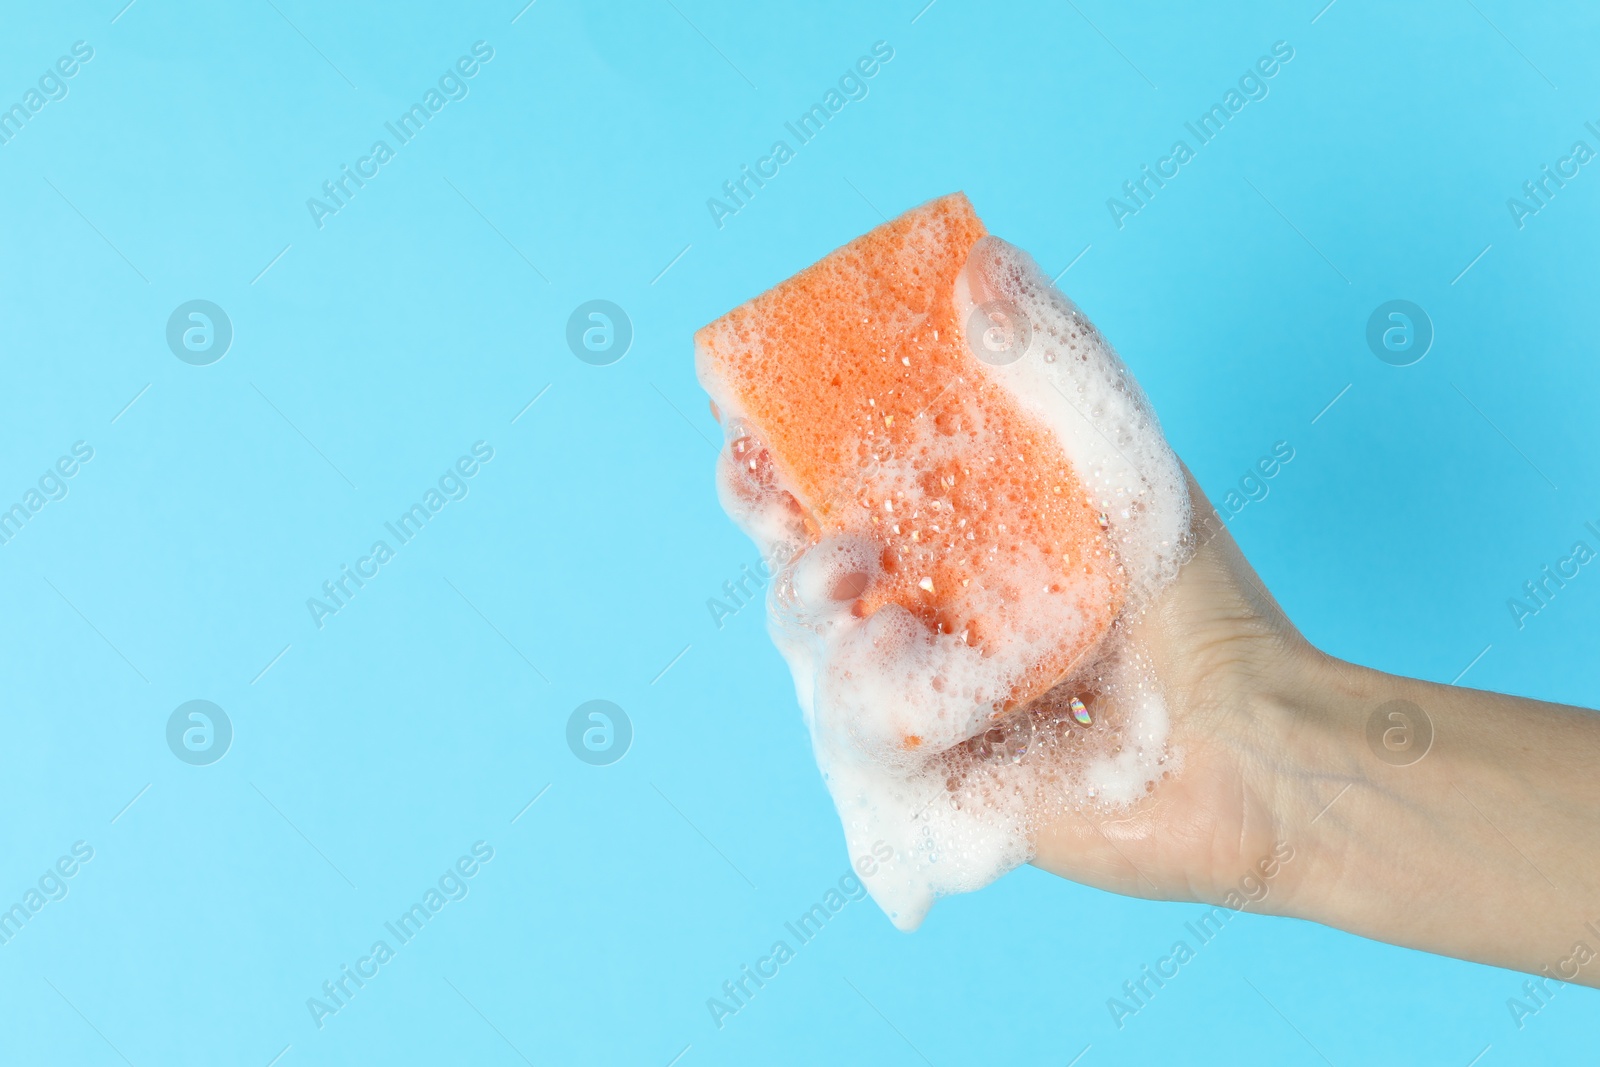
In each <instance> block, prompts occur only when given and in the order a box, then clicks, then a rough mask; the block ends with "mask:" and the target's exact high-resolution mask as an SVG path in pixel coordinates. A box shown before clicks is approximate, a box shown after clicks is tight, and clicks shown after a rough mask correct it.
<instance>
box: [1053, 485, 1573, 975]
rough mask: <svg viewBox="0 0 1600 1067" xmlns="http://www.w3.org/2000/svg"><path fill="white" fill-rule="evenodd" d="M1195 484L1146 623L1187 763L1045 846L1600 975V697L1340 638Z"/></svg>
mask: <svg viewBox="0 0 1600 1067" xmlns="http://www.w3.org/2000/svg"><path fill="white" fill-rule="evenodd" d="M1189 492H1190V496H1191V499H1192V501H1193V504H1194V513H1195V516H1196V518H1195V526H1196V532H1197V535H1198V539H1199V541H1200V548H1199V549H1198V551H1197V552H1196V554H1195V556H1194V558H1193V559H1191V560H1190V561H1189V563H1188V564H1187V565H1186V566H1185V567H1184V569H1183V572H1182V573H1181V575H1180V576H1179V578H1178V580H1177V581H1176V582H1174V583H1173V584H1172V585H1171V586H1170V587H1169V588H1168V589H1167V590H1166V591H1165V592H1164V593H1163V594H1162V595H1161V597H1160V598H1159V599H1158V600H1157V602H1156V603H1155V604H1154V605H1153V606H1152V607H1151V609H1150V610H1149V611H1148V612H1147V613H1146V614H1145V616H1144V617H1143V618H1142V619H1141V620H1140V621H1139V623H1138V624H1137V633H1136V634H1135V637H1136V638H1137V640H1138V641H1139V642H1140V643H1141V644H1142V645H1144V646H1145V647H1146V648H1147V649H1148V650H1149V652H1150V654H1151V656H1152V657H1153V659H1154V662H1155V667H1156V672H1157V674H1158V675H1159V677H1160V678H1161V679H1162V683H1163V686H1164V689H1165V691H1166V697H1167V703H1168V706H1169V709H1170V712H1171V716H1172V735H1171V739H1170V744H1171V746H1172V747H1173V748H1174V750H1176V751H1177V752H1178V753H1180V757H1181V764H1180V766H1179V767H1178V769H1177V770H1176V771H1174V772H1173V773H1172V774H1171V775H1170V776H1169V777H1168V778H1166V779H1164V780H1162V781H1161V782H1160V783H1159V784H1158V785H1157V787H1156V789H1155V790H1154V792H1153V793H1152V794H1151V795H1150V796H1149V797H1148V798H1147V799H1146V800H1144V801H1143V802H1142V803H1140V804H1139V805H1137V806H1136V807H1134V808H1133V809H1132V810H1131V811H1130V812H1128V813H1127V814H1125V815H1119V816H1114V817H1096V816H1092V815H1087V814H1070V815H1065V816H1062V817H1060V818H1058V819H1057V820H1056V821H1055V822H1054V823H1052V824H1051V825H1049V826H1047V827H1045V828H1044V829H1043V830H1042V831H1041V832H1040V834H1039V835H1038V837H1037V840H1036V842H1035V844H1036V848H1037V856H1036V858H1035V860H1034V863H1035V864H1036V865H1037V866H1039V867H1041V868H1043V869H1045V870H1048V871H1051V872H1053V873H1055V874H1059V875H1061V876H1062V877H1065V878H1071V879H1073V880H1075V881H1079V882H1083V883H1085V884H1088V885H1093V886H1098V887H1100V888H1103V889H1108V890H1112V891H1115V892H1120V893H1127V894H1131V895H1136V896H1143V897H1151V898H1156V899H1162V900H1194V901H1200V902H1204V903H1210V904H1222V905H1224V906H1229V907H1248V908H1251V909H1253V910H1257V911H1263V912H1268V913H1272V914H1279V915H1292V916H1297V917H1300V918H1306V919H1312V920H1315V921H1318V922H1322V923H1325V924H1327V925H1330V926H1334V927H1338V928H1340V929H1344V930H1349V931H1351V932H1353V933H1358V934H1362V935H1363V936H1367V937H1372V938H1375V939H1378V940H1382V941H1388V942H1391V943H1394V944H1399V945H1405V946H1409V947H1412V948H1420V949H1425V950H1427V951H1431V952H1438V953H1442V954H1445V955H1451V956H1457V957H1460V958H1463V959H1470V960H1476V961H1479V962H1484V963H1492V964H1496V965H1499V966H1504V967H1511V968H1516V969H1519V970H1524V971H1530V972H1534V973H1541V974H1545V975H1547V976H1548V977H1551V978H1554V979H1558V980H1561V981H1573V982H1580V983H1584V984H1589V985H1600V715H1597V714H1595V713H1593V712H1588V711H1583V710H1580V709H1575V708H1568V707H1563V706H1560V705H1553V704H1544V703H1540V702H1537V701H1532V700H1525V699H1521V698H1516V697H1506V696H1500V695H1496V694H1491V693H1483V692H1478V691H1474V690H1468V689H1459V688H1456V687H1454V686H1450V685H1439V684H1433V683H1428V682H1421V681H1417V680H1413V679H1406V678H1397V677H1394V676H1390V675H1385V674H1381V673H1379V672H1376V671H1370V670H1366V669H1364V668H1359V667H1355V666H1352V665H1350V664H1346V663H1342V662H1340V661H1337V660H1334V659H1332V658H1330V657H1328V656H1325V655H1323V654H1322V653H1320V652H1318V651H1317V650H1316V649H1314V648H1312V647H1311V646H1310V645H1309V644H1308V643H1307V642H1306V641H1305V639H1304V638H1303V637H1301V636H1300V634H1299V632H1298V631H1297V630H1296V629H1295V628H1294V626H1293V625H1292V624H1291V623H1290V622H1289V620H1288V618H1287V617H1286V616H1285V615H1284V614H1283V611H1282V610H1281V609H1280V608H1279V607H1278V605H1277V603H1276V602H1275V601H1274V600H1273V599H1272V597H1271V595H1270V594H1269V593H1268V592H1267V591H1266V589H1265V588H1264V587H1263V586H1262V584H1261V581H1260V579H1259V578H1258V577H1257V576H1256V574H1255V572H1254V571H1253V570H1252V569H1251V568H1250V565H1249V564H1248V563H1247V562H1246V561H1245V559H1244V557H1243V556H1242V555H1241V554H1240V552H1239V549H1238V547H1237V545H1235V544H1234V541H1233V538H1232V537H1231V536H1230V535H1229V534H1228V532H1227V531H1226V529H1224V528H1223V527H1222V524H1221V522H1220V521H1219V520H1218V519H1217V517H1216V514H1215V513H1214V512H1213V510H1212V509H1211V507H1210V505H1209V504H1208V503H1207V501H1206V499H1205V497H1204V494H1203V493H1202V492H1201V491H1200V489H1199V487H1198V486H1197V485H1196V484H1195V483H1194V481H1193V479H1192V478H1191V479H1190V481H1189Z"/></svg>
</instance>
